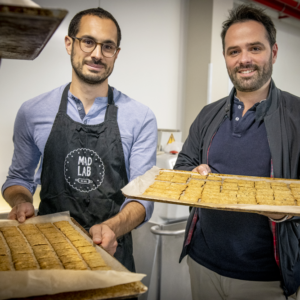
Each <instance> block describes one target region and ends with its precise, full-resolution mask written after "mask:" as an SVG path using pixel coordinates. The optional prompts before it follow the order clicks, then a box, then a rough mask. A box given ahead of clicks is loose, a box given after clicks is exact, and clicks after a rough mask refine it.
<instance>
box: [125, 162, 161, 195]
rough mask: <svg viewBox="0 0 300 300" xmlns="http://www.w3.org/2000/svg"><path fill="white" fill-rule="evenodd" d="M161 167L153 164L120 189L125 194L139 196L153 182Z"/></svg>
mask: <svg viewBox="0 0 300 300" xmlns="http://www.w3.org/2000/svg"><path fill="white" fill-rule="evenodd" d="M160 170H161V169H160V168H158V167H156V166H154V167H152V168H151V169H150V170H148V171H147V172H146V173H145V174H143V175H142V176H139V177H137V178H135V179H134V180H132V181H131V182H129V183H128V184H127V185H126V186H125V187H123V188H122V189H121V191H122V192H123V193H124V194H125V195H131V196H140V195H142V194H143V193H144V192H145V190H146V189H147V188H148V187H149V186H150V185H151V184H153V183H154V181H155V177H156V176H157V175H158V174H159V171H160Z"/></svg>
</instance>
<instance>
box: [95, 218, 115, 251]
mask: <svg viewBox="0 0 300 300" xmlns="http://www.w3.org/2000/svg"><path fill="white" fill-rule="evenodd" d="M90 235H91V236H92V238H93V242H94V243H95V244H97V245H99V244H100V245H101V246H102V247H103V248H104V249H105V250H106V251H107V252H108V253H109V254H110V255H114V254H115V252H116V250H117V246H118V242H117V238H116V235H115V233H114V232H113V231H112V230H111V229H110V228H109V226H108V225H106V224H99V225H94V226H93V227H91V229H90Z"/></svg>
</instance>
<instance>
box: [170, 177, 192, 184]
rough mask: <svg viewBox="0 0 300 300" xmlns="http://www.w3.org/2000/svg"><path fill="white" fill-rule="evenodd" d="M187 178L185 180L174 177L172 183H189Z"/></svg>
mask: <svg viewBox="0 0 300 300" xmlns="http://www.w3.org/2000/svg"><path fill="white" fill-rule="evenodd" d="M187 180H188V179H187V178H185V177H175V176H174V177H173V178H172V179H171V182H176V183H186V182H187Z"/></svg>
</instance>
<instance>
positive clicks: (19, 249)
mask: <svg viewBox="0 0 300 300" xmlns="http://www.w3.org/2000/svg"><path fill="white" fill-rule="evenodd" d="M10 251H11V253H12V254H13V253H15V254H17V253H20V254H21V253H24V254H25V253H31V251H30V249H29V247H28V246H27V244H24V245H18V244H17V245H14V246H10Z"/></svg>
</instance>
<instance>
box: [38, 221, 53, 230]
mask: <svg viewBox="0 0 300 300" xmlns="http://www.w3.org/2000/svg"><path fill="white" fill-rule="evenodd" d="M36 227H38V228H39V229H45V228H55V227H54V226H53V224H52V223H50V222H49V223H43V224H36Z"/></svg>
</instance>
